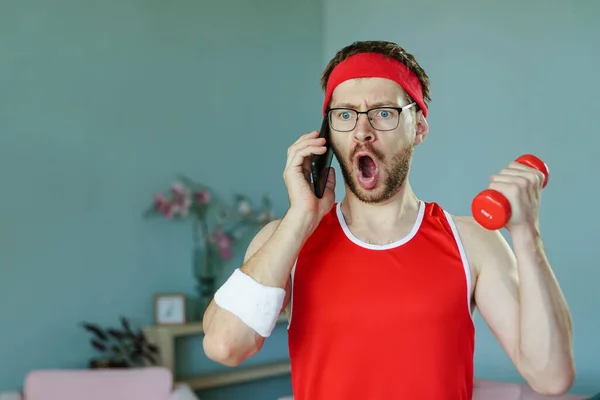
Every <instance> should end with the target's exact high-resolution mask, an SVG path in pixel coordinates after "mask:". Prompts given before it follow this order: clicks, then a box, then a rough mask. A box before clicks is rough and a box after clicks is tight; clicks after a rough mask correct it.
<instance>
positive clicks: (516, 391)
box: [473, 379, 588, 400]
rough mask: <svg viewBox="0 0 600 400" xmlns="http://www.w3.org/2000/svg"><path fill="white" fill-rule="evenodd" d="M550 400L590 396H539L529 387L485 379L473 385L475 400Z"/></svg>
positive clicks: (574, 399)
mask: <svg viewBox="0 0 600 400" xmlns="http://www.w3.org/2000/svg"><path fill="white" fill-rule="evenodd" d="M549 398H551V399H553V400H582V399H586V398H588V396H577V395H569V394H566V395H563V396H551V397H548V396H542V395H540V394H537V393H536V392H535V391H533V389H531V387H530V386H529V385H524V384H518V383H505V382H496V381H493V380H485V379H476V380H475V382H474V384H473V400H543V399H549Z"/></svg>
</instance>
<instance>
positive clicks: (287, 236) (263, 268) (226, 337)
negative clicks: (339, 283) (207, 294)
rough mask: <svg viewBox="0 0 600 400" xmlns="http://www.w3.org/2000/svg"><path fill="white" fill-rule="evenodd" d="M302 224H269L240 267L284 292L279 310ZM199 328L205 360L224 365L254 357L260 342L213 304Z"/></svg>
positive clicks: (290, 219)
mask: <svg viewBox="0 0 600 400" xmlns="http://www.w3.org/2000/svg"><path fill="white" fill-rule="evenodd" d="M306 224H307V222H306V221H305V220H304V219H303V218H302V217H299V216H295V215H292V214H287V215H286V216H285V217H284V218H283V219H282V220H280V221H273V222H271V223H269V224H268V225H267V226H265V227H264V228H263V229H262V230H261V231H260V232H259V233H258V234H257V235H256V236H255V238H254V239H253V240H252V242H251V243H250V245H249V246H248V249H247V251H246V255H245V258H244V264H243V266H242V267H241V270H242V271H243V272H244V273H246V274H247V275H249V276H251V277H252V278H254V279H255V280H256V281H258V282H259V283H262V284H264V285H267V286H272V287H279V288H283V289H286V300H285V302H284V305H283V308H285V307H286V306H287V303H288V302H289V296H290V291H289V281H290V279H289V278H290V273H291V269H292V267H293V265H294V262H295V260H296V257H297V256H298V253H299V252H300V249H301V247H302V244H303V243H304V240H305V239H306V238H305V234H306V232H307V229H306ZM203 327H204V332H205V336H204V341H203V346H204V351H205V353H206V355H207V357H209V358H210V359H212V360H214V361H217V362H219V363H222V364H225V365H228V366H236V365H239V364H240V363H241V362H242V361H244V360H245V359H247V358H249V357H251V356H252V355H254V354H256V353H257V352H258V351H259V350H260V349H261V347H262V345H263V343H264V338H263V337H262V336H260V335H259V334H257V333H256V332H255V331H254V330H253V329H251V328H250V327H249V326H248V325H246V324H245V323H244V322H242V320H240V319H239V318H238V317H237V316H235V315H234V314H232V313H230V312H229V311H227V310H224V309H222V308H221V307H219V306H218V305H217V304H215V302H214V301H212V302H211V303H210V305H209V306H208V308H207V310H206V312H205V314H204V319H203Z"/></svg>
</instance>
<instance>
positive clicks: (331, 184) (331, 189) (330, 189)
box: [323, 167, 335, 204]
mask: <svg viewBox="0 0 600 400" xmlns="http://www.w3.org/2000/svg"><path fill="white" fill-rule="evenodd" d="M323 200H324V201H325V202H330V203H332V204H333V203H334V202H335V170H334V169H333V167H330V168H329V174H328V175H327V183H326V184H325V193H323Z"/></svg>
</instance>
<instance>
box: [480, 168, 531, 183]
mask: <svg viewBox="0 0 600 400" xmlns="http://www.w3.org/2000/svg"><path fill="white" fill-rule="evenodd" d="M490 180H492V181H494V180H501V181H503V182H514V183H516V184H518V185H519V186H521V187H525V186H527V185H532V186H534V187H539V186H541V184H542V180H540V179H539V177H538V175H537V174H535V173H534V172H532V171H528V170H523V169H513V168H504V169H503V170H502V171H500V173H498V174H496V175H493V176H492V177H491V179H490Z"/></svg>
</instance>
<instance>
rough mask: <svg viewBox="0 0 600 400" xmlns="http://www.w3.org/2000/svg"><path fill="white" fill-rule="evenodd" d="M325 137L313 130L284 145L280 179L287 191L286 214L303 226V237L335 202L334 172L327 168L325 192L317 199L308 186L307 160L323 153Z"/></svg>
mask: <svg viewBox="0 0 600 400" xmlns="http://www.w3.org/2000/svg"><path fill="white" fill-rule="evenodd" d="M326 152H327V147H326V146H325V138H320V137H319V132H318V131H314V132H311V133H308V134H305V135H302V136H301V137H300V138H299V139H298V140H297V141H296V142H295V143H294V144H292V145H291V146H290V147H289V148H288V155H287V162H286V166H285V170H284V173H283V179H284V181H285V185H286V187H287V190H288V196H289V200H290V208H289V210H288V212H287V216H288V217H289V218H292V219H293V220H294V221H297V222H299V223H301V224H302V226H303V227H305V228H306V230H307V232H306V237H308V236H310V234H312V232H313V231H314V230H315V228H316V227H317V225H318V224H319V221H321V218H323V216H324V215H325V214H327V213H328V212H329V211H330V210H331V208H332V207H333V204H334V203H335V172H334V170H333V168H330V169H329V174H328V177H327V183H326V186H325V192H324V194H323V197H322V198H320V199H319V198H317V196H315V193H314V191H313V189H312V185H311V180H310V179H311V159H312V157H313V156H318V155H322V154H325V153H326Z"/></svg>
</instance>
